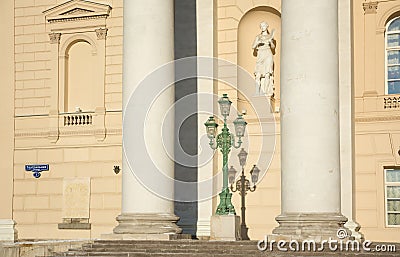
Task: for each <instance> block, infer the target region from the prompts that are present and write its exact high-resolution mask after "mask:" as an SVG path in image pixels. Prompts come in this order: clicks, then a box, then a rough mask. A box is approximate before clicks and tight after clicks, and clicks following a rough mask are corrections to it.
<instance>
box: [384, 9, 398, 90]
mask: <svg viewBox="0 0 400 257" xmlns="http://www.w3.org/2000/svg"><path fill="white" fill-rule="evenodd" d="M386 93H387V94H400V17H396V18H394V19H392V20H391V21H390V22H388V24H387V27H386Z"/></svg>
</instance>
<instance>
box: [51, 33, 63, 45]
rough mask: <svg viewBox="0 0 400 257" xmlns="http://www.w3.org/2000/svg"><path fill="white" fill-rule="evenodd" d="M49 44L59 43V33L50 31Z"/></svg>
mask: <svg viewBox="0 0 400 257" xmlns="http://www.w3.org/2000/svg"><path fill="white" fill-rule="evenodd" d="M49 38H50V44H59V43H60V39H61V33H50V34H49Z"/></svg>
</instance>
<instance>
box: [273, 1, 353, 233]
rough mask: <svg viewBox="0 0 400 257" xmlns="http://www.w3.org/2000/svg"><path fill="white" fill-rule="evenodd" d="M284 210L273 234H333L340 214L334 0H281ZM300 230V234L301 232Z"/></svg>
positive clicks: (336, 24)
mask: <svg viewBox="0 0 400 257" xmlns="http://www.w3.org/2000/svg"><path fill="white" fill-rule="evenodd" d="M281 64H282V69H281V85H282V86H281V133H282V137H281V144H282V157H281V158H282V214H281V215H280V216H278V217H277V221H278V222H279V223H280V227H278V228H277V229H275V230H274V233H275V234H286V235H291V236H294V235H297V236H300V237H302V238H307V237H310V236H321V235H331V234H333V233H335V234H336V230H337V229H338V228H339V227H341V226H342V225H343V223H344V222H345V220H346V219H345V218H344V217H343V216H342V215H341V214H340V165H339V82H338V79H339V72H338V69H339V64H338V1H337V0H324V1H320V0H283V1H282V61H281ZM299 231H301V232H300V234H299Z"/></svg>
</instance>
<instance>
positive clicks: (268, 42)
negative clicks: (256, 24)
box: [252, 21, 275, 97]
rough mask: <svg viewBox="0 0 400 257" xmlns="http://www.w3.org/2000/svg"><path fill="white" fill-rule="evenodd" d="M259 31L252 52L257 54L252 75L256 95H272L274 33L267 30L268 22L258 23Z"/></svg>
mask: <svg viewBox="0 0 400 257" xmlns="http://www.w3.org/2000/svg"><path fill="white" fill-rule="evenodd" d="M260 29H261V33H260V34H259V35H257V36H256V38H255V40H254V43H253V46H252V48H253V50H254V54H255V55H256V56H257V62H256V67H255V71H254V76H255V80H256V95H261V94H265V95H267V96H269V97H272V96H273V95H274V58H273V57H274V56H273V50H274V49H275V43H274V41H275V40H274V33H275V30H272V31H271V33H269V32H268V23H266V22H265V21H263V22H261V23H260Z"/></svg>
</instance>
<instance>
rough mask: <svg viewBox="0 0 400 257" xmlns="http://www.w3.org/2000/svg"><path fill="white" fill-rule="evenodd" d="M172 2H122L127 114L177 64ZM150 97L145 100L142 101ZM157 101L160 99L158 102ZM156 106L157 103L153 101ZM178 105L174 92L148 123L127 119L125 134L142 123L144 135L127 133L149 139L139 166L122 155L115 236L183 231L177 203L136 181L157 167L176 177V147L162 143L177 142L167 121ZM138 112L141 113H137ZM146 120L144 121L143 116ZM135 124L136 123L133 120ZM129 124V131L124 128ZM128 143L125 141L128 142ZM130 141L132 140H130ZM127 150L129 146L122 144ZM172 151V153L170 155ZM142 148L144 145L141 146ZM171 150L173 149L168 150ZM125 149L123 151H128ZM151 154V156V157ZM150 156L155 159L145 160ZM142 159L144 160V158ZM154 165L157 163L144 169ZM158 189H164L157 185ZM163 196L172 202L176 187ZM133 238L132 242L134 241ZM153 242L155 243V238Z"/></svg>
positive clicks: (154, 110)
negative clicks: (143, 88) (151, 78)
mask: <svg viewBox="0 0 400 257" xmlns="http://www.w3.org/2000/svg"><path fill="white" fill-rule="evenodd" d="M173 4H174V3H173V0H162V1H160V0H147V1H143V0H129V1H125V2H124V61H123V62H124V63H123V65H124V68H123V111H124V113H126V108H127V106H128V105H129V104H132V102H130V97H131V95H132V93H133V92H134V91H135V90H136V89H137V88H138V87H139V85H140V82H141V81H142V80H143V79H144V78H145V77H146V76H147V75H149V74H150V73H151V72H152V71H154V70H156V69H157V68H159V67H160V66H162V65H164V64H166V63H168V62H170V61H173V60H174V6H173ZM163 76H165V78H164V77H163V79H165V81H173V79H174V70H173V69H168V70H167V71H166V72H164V73H163ZM149 91H150V90H149ZM143 97H146V96H143ZM154 97H156V96H154ZM154 100H155V99H154ZM173 102H174V90H173V88H169V89H168V90H166V91H165V92H164V93H163V94H162V95H160V96H158V97H157V100H156V101H155V104H154V106H153V107H151V109H149V113H148V117H147V121H146V120H137V117H131V116H132V115H131V116H129V117H125V116H124V128H126V127H130V126H129V124H133V123H136V124H137V123H139V124H143V126H144V127H145V135H143V132H142V131H131V130H129V131H128V130H125V129H124V131H123V134H124V135H125V133H133V134H135V133H136V134H137V135H135V136H134V137H133V138H136V137H137V139H138V142H139V141H140V140H139V138H140V137H142V140H143V137H145V138H146V144H147V145H146V147H144V148H145V149H137V151H135V153H134V154H135V155H136V157H138V156H139V158H138V159H141V160H142V161H140V162H133V161H132V162H130V161H129V159H128V158H130V156H128V155H129V154H132V153H128V154H127V153H126V152H125V153H124V154H123V163H122V181H123V182H122V214H121V215H120V216H118V217H117V220H118V222H119V225H118V226H117V227H116V228H115V229H114V233H115V234H133V235H136V236H135V237H133V238H135V239H136V238H143V239H148V238H149V237H146V236H143V237H140V236H137V235H138V234H140V235H149V234H174V233H180V232H181V229H180V228H178V227H177V226H176V224H175V223H176V221H177V220H178V217H176V216H175V215H174V204H173V201H171V200H168V199H164V198H163V197H162V196H158V195H156V194H155V193H153V192H151V190H148V189H147V188H146V187H145V186H146V185H143V184H142V183H141V181H139V179H138V178H137V177H136V176H135V175H134V173H135V171H136V172H137V171H138V170H141V171H143V170H145V171H146V169H147V170H149V173H150V169H153V170H151V171H152V172H153V173H152V174H154V173H156V172H157V171H154V169H155V166H157V165H158V167H160V168H161V169H162V172H163V173H164V174H165V175H167V176H169V177H172V178H173V177H174V162H173V160H172V159H170V158H169V156H168V155H167V154H165V152H169V153H173V144H168V145H167V146H166V145H165V144H164V143H163V138H162V137H167V138H173V137H174V127H173V119H174V116H173V115H170V116H168V117H167V118H165V117H164V115H165V111H166V110H168V109H169V108H170V107H171V106H172V104H173ZM146 107H148V106H133V107H132V106H130V107H129V108H146ZM139 111H140V110H139V109H138V112H139ZM140 117H143V116H140ZM135 118H136V119H135ZM163 122H164V123H168V124H169V125H168V126H166V128H167V131H165V130H163V133H164V134H163V135H161V133H160V130H161V127H162V124H163ZM125 123H128V125H127V126H125V125H126V124H125ZM124 138H125V136H124ZM131 138H132V137H131ZM124 144H126V142H124ZM171 146H172V149H171ZM138 147H139V148H142V145H141V144H139V145H138ZM164 147H166V148H169V149H165V148H164ZM124 149H125V148H124ZM149 152H151V153H149ZM146 154H150V155H152V156H153V157H154V159H149V158H146ZM141 155H143V158H140V156H141ZM151 161H154V163H157V165H154V163H146V162H151ZM154 183H160V182H157V181H154ZM159 187H163V188H164V192H168V195H167V196H165V197H166V198H168V197H170V196H171V195H172V196H173V192H174V187H173V183H169V184H166V185H164V184H162V185H161V184H160V185H159ZM131 238H132V237H131ZM152 239H155V238H154V237H152Z"/></svg>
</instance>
